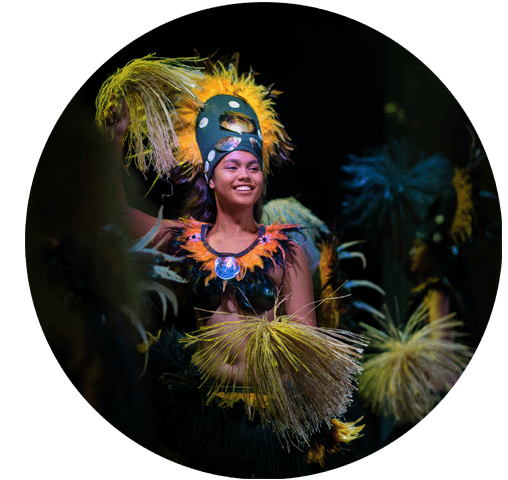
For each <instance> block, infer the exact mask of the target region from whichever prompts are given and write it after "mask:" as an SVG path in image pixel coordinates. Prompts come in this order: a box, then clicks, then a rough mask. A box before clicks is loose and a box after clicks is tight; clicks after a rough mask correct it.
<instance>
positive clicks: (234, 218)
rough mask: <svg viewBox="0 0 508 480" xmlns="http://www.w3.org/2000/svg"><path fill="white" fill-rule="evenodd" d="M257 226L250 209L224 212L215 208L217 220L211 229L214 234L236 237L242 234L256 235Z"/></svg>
mask: <svg viewBox="0 0 508 480" xmlns="http://www.w3.org/2000/svg"><path fill="white" fill-rule="evenodd" d="M258 230H259V225H258V224H257V223H256V221H255V220H254V211H253V209H252V208H247V209H242V210H237V211H228V212H226V211H224V210H223V209H221V208H217V218H216V220H215V224H214V226H213V227H212V231H213V233H215V234H221V235H231V236H238V234H241V233H242V232H244V233H247V232H248V233H257V231H258Z"/></svg>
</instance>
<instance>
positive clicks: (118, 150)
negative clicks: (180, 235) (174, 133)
mask: <svg viewBox="0 0 508 480" xmlns="http://www.w3.org/2000/svg"><path fill="white" fill-rule="evenodd" d="M108 110H109V115H108V116H107V117H106V133H107V135H108V138H109V139H110V141H111V143H112V146H113V154H114V155H115V160H116V161H115V162H114V164H113V169H112V172H111V180H112V184H113V187H114V189H115V191H116V192H117V201H118V203H119V208H120V213H121V215H122V216H123V220H124V222H125V226H126V228H127V231H128V232H129V234H130V235H131V236H132V237H133V238H140V237H142V236H143V235H145V234H146V233H147V232H148V231H150V229H151V228H152V227H153V226H154V225H155V224H156V223H157V219H156V218H155V217H153V216H151V215H148V214H146V213H144V212H142V211H140V210H136V209H135V208H131V207H129V206H128V203H127V197H126V195H125V187H124V183H123V175H124V169H125V167H124V164H123V137H124V134H125V132H126V130H127V128H128V127H129V123H130V115H129V109H128V108H127V104H126V103H125V101H124V100H119V101H118V102H117V101H115V99H112V101H111V103H110V106H109V108H108ZM177 226H179V222H177V221H174V220H167V219H164V220H163V221H162V225H161V228H160V230H159V233H158V234H157V235H156V236H155V237H154V239H153V240H152V242H151V244H153V245H155V244H157V243H159V242H160V241H161V240H163V239H164V243H167V242H169V241H170V240H171V235H170V233H169V232H170V230H169V229H170V228H171V227H177Z"/></svg>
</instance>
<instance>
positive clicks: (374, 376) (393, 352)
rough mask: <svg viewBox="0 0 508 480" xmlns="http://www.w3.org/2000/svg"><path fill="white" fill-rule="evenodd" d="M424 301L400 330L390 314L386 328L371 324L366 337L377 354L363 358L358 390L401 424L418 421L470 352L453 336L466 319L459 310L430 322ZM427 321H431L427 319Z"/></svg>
mask: <svg viewBox="0 0 508 480" xmlns="http://www.w3.org/2000/svg"><path fill="white" fill-rule="evenodd" d="M427 318H428V305H427V304H425V303H422V304H421V305H420V306H419V307H418V309H417V310H416V311H415V313H414V314H413V315H412V316H411V317H410V319H409V320H408V323H407V324H406V326H405V327H404V328H403V329H402V330H399V329H398V328H397V327H396V326H395V324H394V322H393V320H392V318H391V317H390V315H389V313H388V312H387V316H386V321H380V323H381V325H382V327H383V330H378V329H375V328H374V327H372V326H369V325H362V326H363V327H364V328H365V333H364V334H365V336H366V337H367V338H369V340H370V342H369V345H370V346H371V347H372V348H374V349H376V350H377V351H378V352H377V353H374V354H369V355H366V356H365V362H364V363H363V373H362V375H361V376H360V379H359V393H360V395H361V396H362V397H363V399H364V400H365V402H366V403H367V404H368V405H369V406H370V408H371V409H372V410H373V411H374V412H375V413H377V414H381V415H385V416H392V415H393V416H394V417H395V420H396V421H398V422H412V423H416V422H418V421H420V420H421V419H422V418H423V417H425V415H427V414H428V413H429V412H430V411H431V410H432V408H434V406H435V405H436V404H437V403H438V401H439V399H440V397H441V393H443V392H446V391H448V390H450V388H451V387H452V386H453V385H454V384H455V382H456V381H457V379H458V378H459V377H460V375H461V374H462V372H463V371H464V369H465V367H466V366H467V364H468V362H469V359H470V358H471V356H472V351H471V349H470V347H468V346H467V345H463V344H461V343H459V342H456V341H455V340H454V338H456V337H457V336H458V334H455V335H454V337H453V336H451V335H450V333H451V332H453V331H454V330H455V329H456V328H457V327H458V326H460V325H462V323H461V322H460V321H458V320H456V319H455V314H451V315H447V316H445V317H442V318H440V319H438V320H435V321H433V322H430V323H429V322H428V321H427ZM426 321H427V323H426Z"/></svg>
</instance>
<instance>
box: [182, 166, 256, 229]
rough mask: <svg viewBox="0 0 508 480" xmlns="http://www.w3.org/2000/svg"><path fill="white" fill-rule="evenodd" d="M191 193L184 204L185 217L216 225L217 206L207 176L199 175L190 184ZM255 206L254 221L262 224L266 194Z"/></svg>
mask: <svg viewBox="0 0 508 480" xmlns="http://www.w3.org/2000/svg"><path fill="white" fill-rule="evenodd" d="M188 185H189V193H188V194H187V196H186V198H185V201H184V204H183V212H182V213H183V216H184V217H192V218H194V219H195V220H198V221H199V222H206V223H215V221H216V219H217V205H216V203H215V197H214V195H213V192H212V190H211V189H210V187H209V186H208V184H207V182H206V180H205V176H204V175H203V174H198V175H197V176H196V178H195V180H194V181H193V182H189V184H188ZM264 190H265V188H264V187H263V194H262V195H261V197H260V198H259V200H258V201H257V202H256V203H255V205H254V220H255V221H256V222H258V223H259V222H260V220H261V215H262V213H263V203H264V193H265V191H264Z"/></svg>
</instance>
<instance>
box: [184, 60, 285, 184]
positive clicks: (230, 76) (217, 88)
mask: <svg viewBox="0 0 508 480" xmlns="http://www.w3.org/2000/svg"><path fill="white" fill-rule="evenodd" d="M212 68H213V69H212V71H211V72H210V73H209V74H207V75H205V76H204V78H203V79H201V81H200V82H199V87H200V88H199V90H197V91H196V95H197V98H198V99H199V102H200V103H201V104H204V103H206V101H207V100H208V99H210V98H212V97H214V96H216V95H222V94H225V95H233V96H237V97H240V98H242V99H243V100H245V101H246V102H247V103H248V104H249V105H250V106H251V107H252V108H253V110H254V111H255V112H256V115H257V117H258V120H259V124H260V128H261V133H262V138H263V164H264V167H265V168H264V173H265V175H267V174H268V173H270V171H271V166H272V164H273V163H277V162H278V161H279V160H278V157H279V155H278V152H279V151H280V150H282V151H284V152H285V154H288V153H289V151H291V150H292V149H293V147H292V146H291V145H290V139H289V137H288V135H287V133H286V132H285V130H284V127H283V126H282V124H281V123H280V121H279V119H278V116H277V114H276V112H275V110H274V102H273V100H272V98H270V97H274V96H275V93H274V92H272V93H270V91H269V90H268V89H267V88H266V87H264V86H262V85H257V84H256V83H255V81H254V73H252V72H248V73H245V74H242V75H239V74H238V72H237V69H236V67H235V66H233V65H231V66H230V68H226V67H225V66H224V65H223V64H222V63H221V62H216V63H215V64H214V65H213V67H212ZM176 106H177V108H178V118H179V120H180V123H179V124H177V125H176V132H177V134H178V138H179V142H180V148H179V149H178V151H177V152H176V158H177V159H178V161H179V164H180V167H181V168H182V175H183V176H184V177H187V178H193V177H194V176H195V175H196V174H197V173H198V172H200V171H202V169H203V160H202V158H201V152H200V150H199V146H198V144H197V142H196V134H195V130H196V119H197V116H198V114H199V106H197V105H196V104H195V103H194V102H192V101H189V98H187V97H182V98H180V101H178V102H177V104H176ZM280 162H282V161H280Z"/></svg>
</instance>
